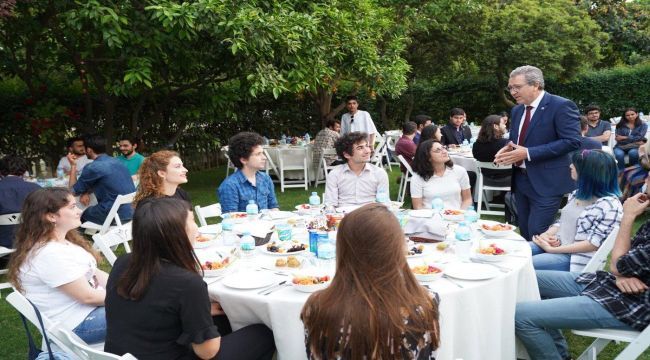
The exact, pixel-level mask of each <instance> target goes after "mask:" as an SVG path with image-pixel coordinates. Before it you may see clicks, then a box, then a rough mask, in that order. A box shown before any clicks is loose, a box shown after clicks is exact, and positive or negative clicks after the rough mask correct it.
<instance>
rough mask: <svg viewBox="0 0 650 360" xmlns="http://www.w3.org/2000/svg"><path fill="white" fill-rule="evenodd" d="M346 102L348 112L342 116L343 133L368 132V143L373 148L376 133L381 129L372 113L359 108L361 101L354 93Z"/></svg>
mask: <svg viewBox="0 0 650 360" xmlns="http://www.w3.org/2000/svg"><path fill="white" fill-rule="evenodd" d="M345 104H346V105H345V107H347V109H348V112H347V113H345V114H343V116H342V117H341V135H345V134H347V133H350V132H353V131H358V132H364V133H366V134H368V144H369V145H370V147H371V150H372V147H373V146H375V134H379V131H377V128H376V127H375V123H374V122H373V121H372V118H371V117H370V114H368V112H367V111H363V110H359V101H358V100H357V97H356V96H354V95H350V96H348V97H347V98H346V100H345ZM371 152H372V151H371Z"/></svg>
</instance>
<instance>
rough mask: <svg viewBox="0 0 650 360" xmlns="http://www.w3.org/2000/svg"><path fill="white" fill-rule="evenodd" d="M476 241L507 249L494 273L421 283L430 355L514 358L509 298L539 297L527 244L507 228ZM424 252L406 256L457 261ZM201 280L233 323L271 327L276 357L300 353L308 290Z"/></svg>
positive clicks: (258, 258)
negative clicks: (433, 314)
mask: <svg viewBox="0 0 650 360" xmlns="http://www.w3.org/2000/svg"><path fill="white" fill-rule="evenodd" d="M472 236H473V239H477V238H483V237H484V236H483V234H482V232H479V231H477V230H474V231H473V232H472ZM296 237H298V238H301V237H302V236H300V235H298V236H296ZM481 241H482V245H483V246H487V245H489V243H491V242H495V243H498V244H501V245H502V246H504V247H505V248H506V249H508V252H509V254H510V255H507V256H506V257H505V258H504V259H503V260H502V261H501V262H498V263H494V264H495V265H496V266H494V269H497V266H498V267H500V268H501V269H499V271H497V272H498V275H497V276H496V277H494V278H492V279H489V280H481V281H471V280H459V279H453V280H450V279H448V278H440V279H438V280H435V281H433V282H429V283H425V284H426V285H428V286H429V287H430V289H431V290H433V291H435V292H437V293H438V295H439V296H440V308H439V309H440V331H441V335H440V339H441V342H440V344H441V345H440V348H439V349H438V351H437V355H436V359H458V358H464V359H515V358H516V356H515V355H516V354H515V353H516V348H517V346H516V345H515V343H516V341H515V334H514V312H515V304H516V303H517V302H519V301H528V300H538V299H539V292H538V288H537V280H536V277H535V271H534V270H533V266H532V262H531V252H530V247H529V246H528V244H527V243H526V242H525V241H524V240H523V238H521V237H520V236H519V235H518V234H516V233H511V234H510V235H509V236H508V237H507V238H503V239H495V238H492V239H483V240H481ZM450 242H453V241H450ZM486 242H487V243H486ZM475 243H476V241H475ZM486 244H487V245H486ZM203 251H210V249H209V248H208V249H203ZM425 254H429V255H426V256H423V257H418V258H409V260H408V261H409V263H410V264H412V265H414V264H418V263H422V259H428V262H431V261H433V262H439V263H444V264H443V265H442V266H449V265H451V264H453V263H456V262H460V260H459V259H458V258H457V257H456V255H455V254H453V252H452V251H449V250H447V251H444V252H441V251H440V250H437V249H436V245H435V244H425ZM275 258H277V257H274V256H272V255H267V254H264V253H262V251H258V252H257V254H256V255H255V258H254V261H255V262H256V263H257V264H261V266H265V267H267V266H268V264H270V263H271V262H272V261H273V259H275ZM231 266H232V267H233V269H232V270H231V271H233V272H235V271H238V269H237V266H238V264H237V263H235V264H233V265H231ZM487 266H491V265H487ZM260 271H267V270H260ZM226 276H228V275H226ZM273 276H274V277H275V279H274V283H279V282H281V281H284V280H286V281H287V283H289V282H290V281H291V277H290V276H282V275H278V274H275V273H273ZM205 280H206V283H208V284H209V285H208V291H209V293H210V296H211V298H213V299H214V300H217V301H219V302H220V303H221V306H222V307H223V309H224V311H225V312H226V314H228V318H229V319H230V322H231V324H232V327H233V329H235V330H236V329H239V328H242V327H244V326H246V325H250V324H255V323H263V324H265V325H266V326H268V327H269V328H271V329H272V330H273V333H274V337H275V344H276V347H277V351H278V359H281V360H285V359H305V358H306V352H305V345H304V328H303V324H302V322H301V320H300V312H301V310H302V307H303V305H304V303H305V301H306V300H307V299H308V297H309V295H310V294H307V293H301V292H298V291H296V290H295V289H293V288H292V287H291V286H285V287H282V288H281V289H280V290H277V291H275V292H272V293H271V294H269V295H261V294H259V289H253V290H237V289H232V288H229V287H226V286H225V285H223V284H222V280H217V281H215V280H211V279H210V278H206V279H205ZM458 285H460V286H462V288H461V287H460V286H458ZM520 350H521V349H520Z"/></svg>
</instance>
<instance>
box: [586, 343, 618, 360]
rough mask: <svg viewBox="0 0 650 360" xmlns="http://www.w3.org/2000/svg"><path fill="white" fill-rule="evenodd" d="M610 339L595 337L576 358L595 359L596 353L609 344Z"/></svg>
mask: <svg viewBox="0 0 650 360" xmlns="http://www.w3.org/2000/svg"><path fill="white" fill-rule="evenodd" d="M610 342H611V340H608V339H596V340H595V341H594V342H592V343H591V344H590V345H589V347H587V348H586V349H585V351H583V352H582V354H580V356H579V357H578V360H596V358H597V357H598V354H599V353H600V352H601V351H602V350H603V349H604V348H605V346H607V344H609V343H610Z"/></svg>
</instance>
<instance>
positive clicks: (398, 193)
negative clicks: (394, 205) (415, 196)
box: [397, 174, 404, 201]
mask: <svg viewBox="0 0 650 360" xmlns="http://www.w3.org/2000/svg"><path fill="white" fill-rule="evenodd" d="M402 186H404V174H402V176H401V177H400V179H399V188H398V189H397V201H404V200H402Z"/></svg>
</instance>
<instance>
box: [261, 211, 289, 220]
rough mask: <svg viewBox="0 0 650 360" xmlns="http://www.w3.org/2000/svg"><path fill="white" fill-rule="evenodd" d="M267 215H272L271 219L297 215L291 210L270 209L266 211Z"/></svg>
mask: <svg viewBox="0 0 650 360" xmlns="http://www.w3.org/2000/svg"><path fill="white" fill-rule="evenodd" d="M266 215H267V216H268V217H270V218H271V220H279V219H288V218H290V217H294V216H296V214H294V213H292V212H290V211H269V212H267V213H266Z"/></svg>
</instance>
